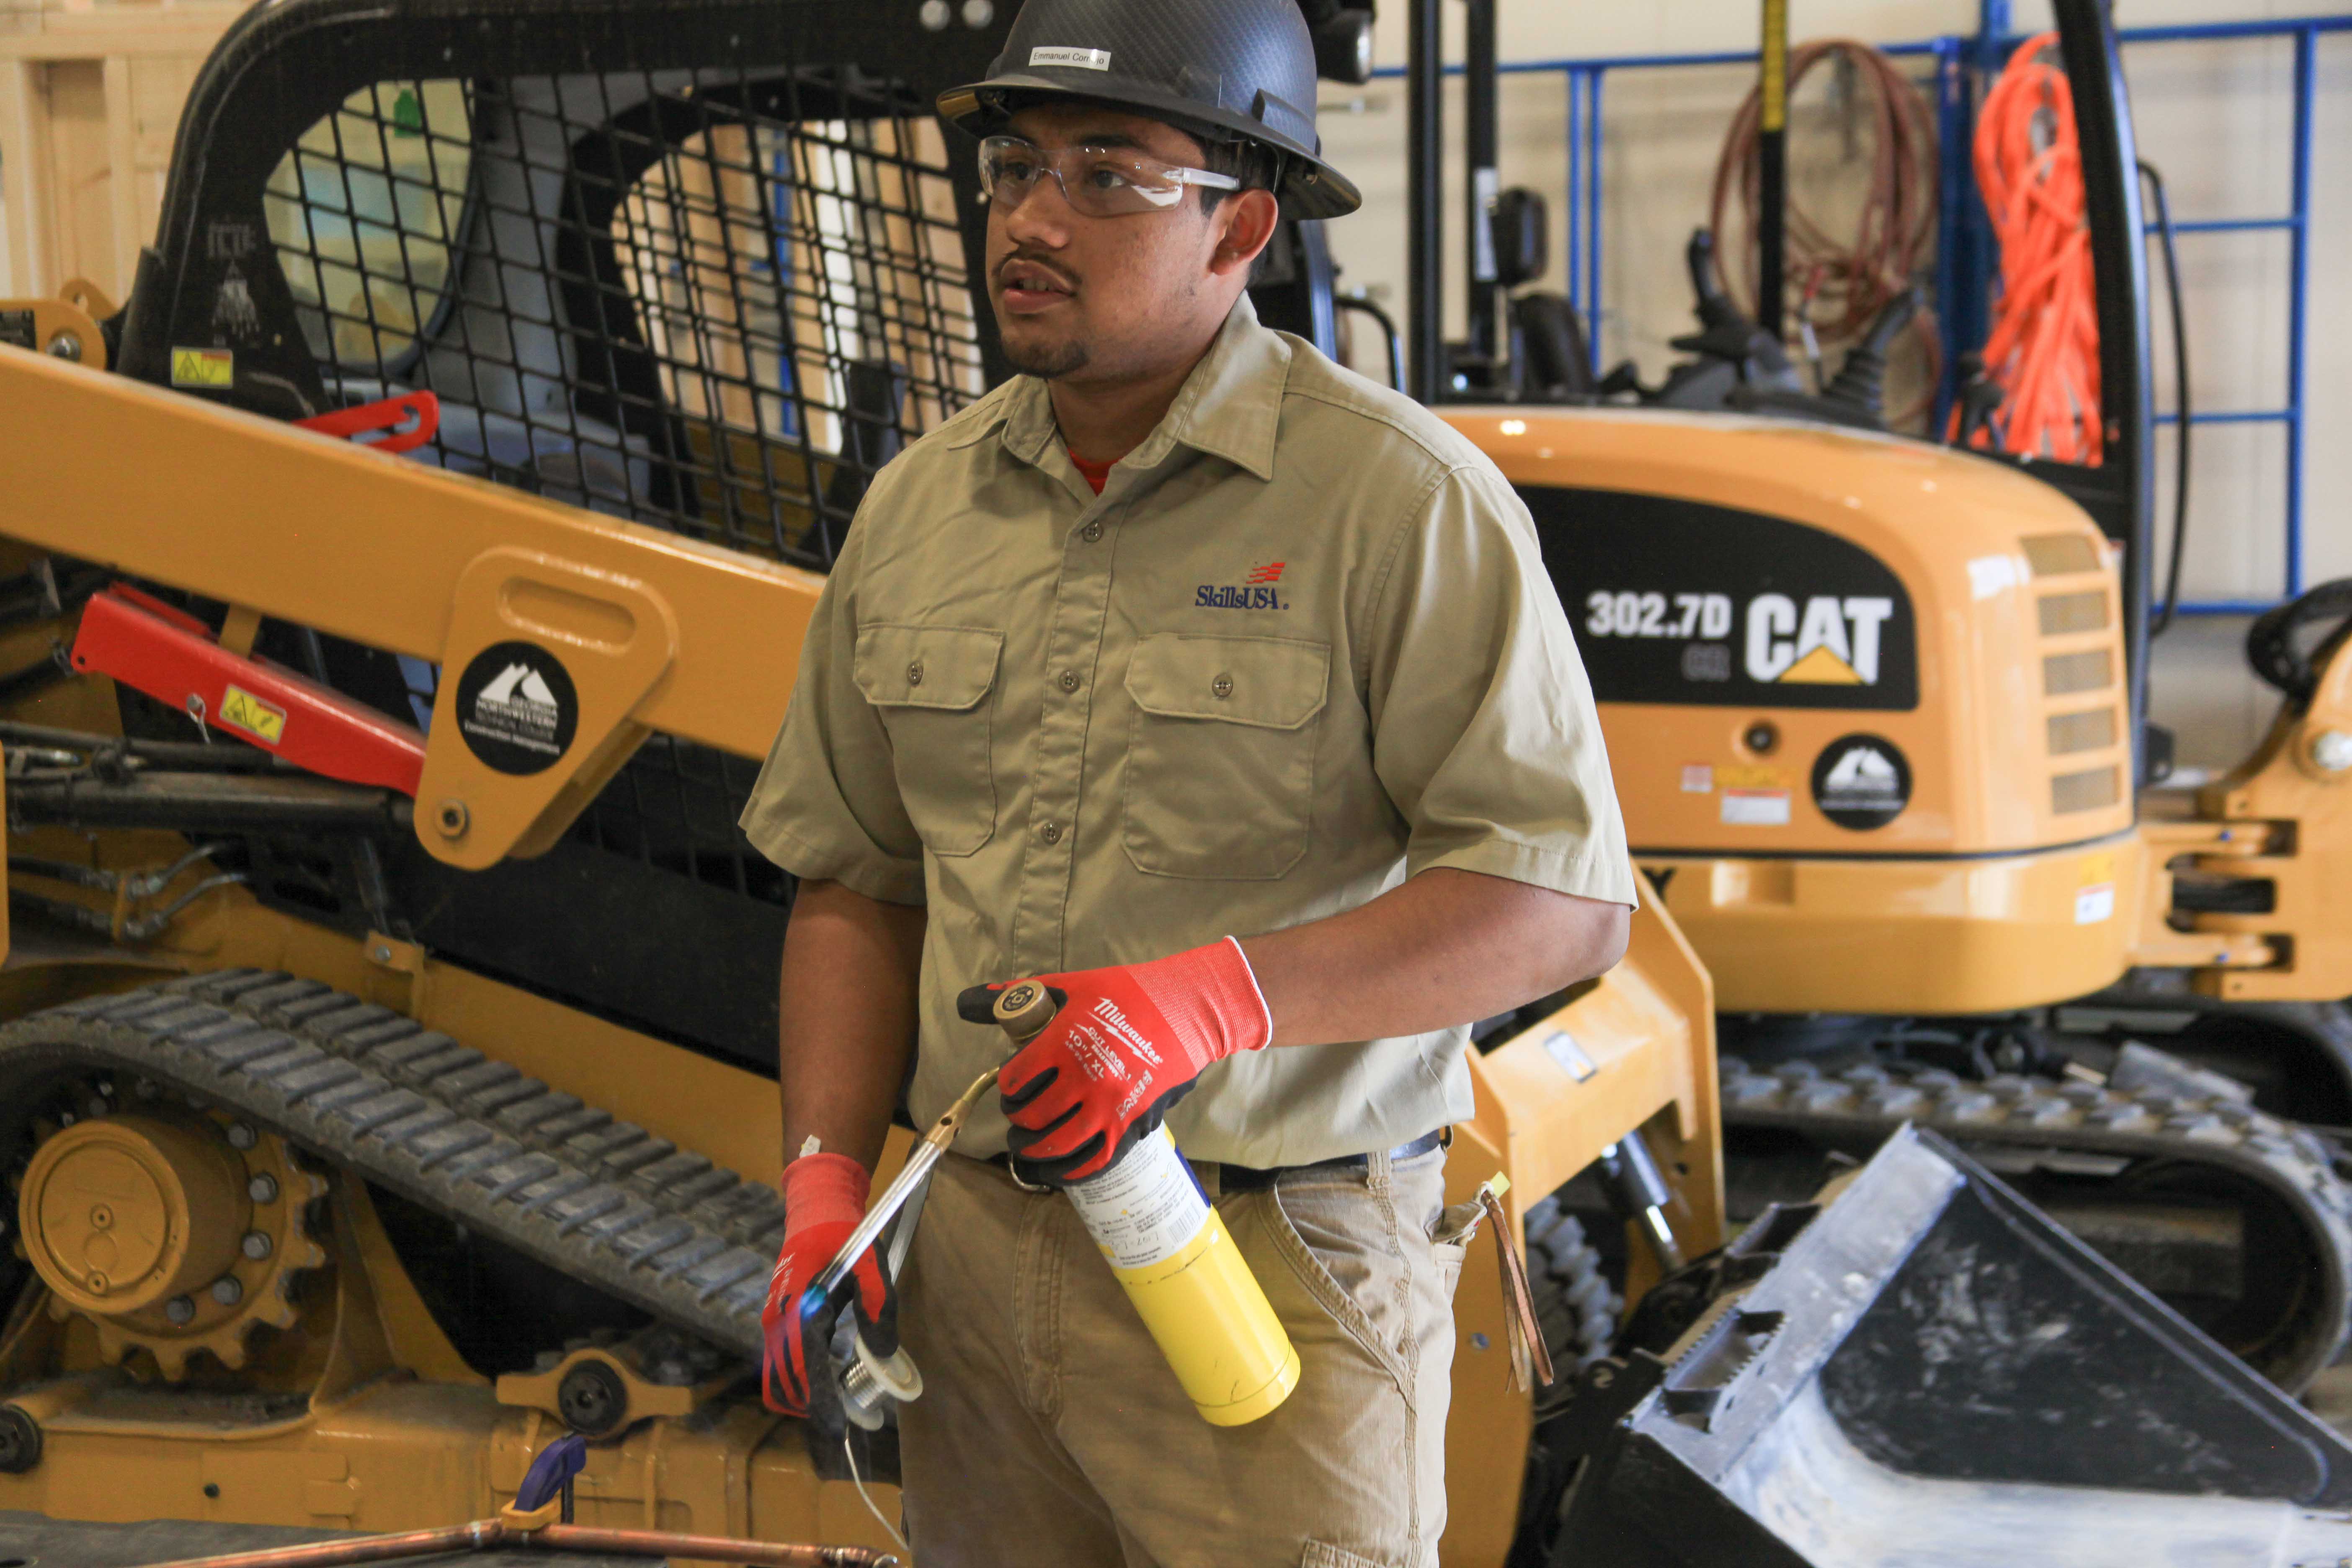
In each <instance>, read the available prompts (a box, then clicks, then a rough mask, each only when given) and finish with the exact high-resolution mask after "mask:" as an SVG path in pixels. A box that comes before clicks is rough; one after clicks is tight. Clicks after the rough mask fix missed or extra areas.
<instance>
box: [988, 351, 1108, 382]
mask: <svg viewBox="0 0 2352 1568" xmlns="http://www.w3.org/2000/svg"><path fill="white" fill-rule="evenodd" d="M1092 357H1093V355H1092V354H1090V353H1088V352H1087V345H1086V344H1084V343H1060V344H1056V345H1055V346H1053V347H1050V348H1046V347H1039V348H1034V349H1016V348H1013V347H1012V346H1010V345H1007V346H1006V348H1005V351H1004V360H1005V363H1007V364H1010V365H1011V366H1012V367H1013V369H1014V370H1017V371H1019V372H1020V373H1021V374H1024V375H1034V376H1035V377H1036V378H1037V379H1038V380H1040V381H1052V380H1053V379H1054V378H1055V377H1056V376H1064V375H1070V374H1075V373H1076V372H1078V371H1081V370H1084V369H1086V367H1087V361H1088V360H1089V359H1091V358H1092Z"/></svg>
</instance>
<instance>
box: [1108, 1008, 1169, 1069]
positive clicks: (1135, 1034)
mask: <svg viewBox="0 0 2352 1568" xmlns="http://www.w3.org/2000/svg"><path fill="white" fill-rule="evenodd" d="M1095 1016H1096V1017H1097V1018H1100V1019H1101V1020H1102V1021H1103V1022H1104V1023H1106V1024H1108V1025H1109V1026H1110V1032H1111V1033H1112V1034H1114V1035H1117V1036H1118V1037H1119V1038H1120V1039H1122V1040H1124V1041H1126V1042H1127V1048H1128V1049H1129V1050H1130V1051H1133V1052H1134V1053H1135V1054H1136V1055H1137V1056H1139V1057H1141V1058H1143V1059H1144V1060H1145V1061H1148V1062H1150V1064H1151V1065H1152V1066H1153V1067H1158V1066H1159V1065H1160V1053H1159V1052H1158V1051H1156V1050H1153V1049H1152V1048H1151V1042H1150V1040H1147V1039H1145V1038H1144V1037H1143V1031H1142V1030H1140V1029H1139V1028H1137V1027H1136V1026H1134V1025H1132V1024H1130V1023H1129V1022H1128V1021H1127V1015H1126V1014H1124V1013H1122V1012H1120V1011H1119V1010H1118V1003H1116V1002H1114V1001H1112V1000H1111V999H1110V998H1109V997H1108V996H1097V997H1096V998H1095Z"/></svg>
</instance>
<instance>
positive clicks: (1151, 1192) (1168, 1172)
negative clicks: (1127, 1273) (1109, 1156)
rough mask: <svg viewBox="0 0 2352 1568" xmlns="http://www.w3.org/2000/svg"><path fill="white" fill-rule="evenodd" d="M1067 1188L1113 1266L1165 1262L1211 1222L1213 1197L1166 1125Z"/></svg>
mask: <svg viewBox="0 0 2352 1568" xmlns="http://www.w3.org/2000/svg"><path fill="white" fill-rule="evenodd" d="M1067 1191H1068V1193H1069V1194H1070V1202H1072V1203H1073V1204H1076V1205H1077V1209H1078V1217H1079V1218H1080V1219H1082V1220H1084V1221H1085V1222H1086V1226H1087V1233H1088V1234H1089V1235H1091V1236H1092V1237H1094V1238H1095V1245H1096V1246H1097V1247H1101V1248H1102V1255H1103V1256H1104V1257H1105V1258H1109V1259H1110V1266H1111V1267H1112V1268H1125V1269H1136V1268H1150V1267H1151V1266H1152V1265H1153V1264H1155V1263H1165V1262H1166V1261H1167V1260H1168V1259H1170V1258H1173V1257H1175V1256H1176V1255H1177V1254H1178V1253H1180V1252H1181V1251H1183V1250H1184V1248H1185V1247H1189V1246H1190V1245H1192V1238H1193V1237H1196V1236H1198V1235H1200V1234H1201V1226H1203V1225H1205V1224H1207V1223H1208V1218H1209V1200H1208V1198H1207V1196H1206V1195H1205V1194H1202V1191H1201V1184H1200V1182H1199V1181H1198V1180H1196V1179H1195V1178H1194V1177H1193V1174H1192V1166H1190V1165H1188V1164H1186V1163H1184V1156H1183V1155H1181V1154H1180V1153H1178V1152H1176V1141H1175V1140H1174V1139H1172V1138H1171V1137H1169V1136H1168V1129H1166V1128H1165V1127H1160V1128H1155V1129H1154V1130H1153V1131H1152V1132H1151V1135H1150V1137H1148V1138H1140V1139H1138V1140H1137V1141H1136V1143H1135V1146H1134V1147H1133V1148H1131V1149H1129V1151H1128V1152H1126V1153H1125V1154H1123V1155H1121V1156H1120V1157H1119V1162H1118V1164H1116V1165H1113V1166H1112V1167H1111V1168H1110V1169H1109V1170H1108V1171H1105V1172H1104V1173H1102V1174H1101V1175H1099V1176H1090V1177H1088V1178H1087V1180H1085V1181H1083V1182H1080V1183H1078V1184H1076V1185H1075V1186H1073V1187H1070V1188H1068V1189H1067Z"/></svg>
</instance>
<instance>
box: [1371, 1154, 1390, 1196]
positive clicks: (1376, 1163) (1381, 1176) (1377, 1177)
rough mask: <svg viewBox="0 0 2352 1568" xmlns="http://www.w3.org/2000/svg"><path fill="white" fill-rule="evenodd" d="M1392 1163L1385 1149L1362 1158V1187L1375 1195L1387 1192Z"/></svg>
mask: <svg viewBox="0 0 2352 1568" xmlns="http://www.w3.org/2000/svg"><path fill="white" fill-rule="evenodd" d="M1393 1163H1394V1162H1393V1161H1391V1159H1390V1158H1389V1152H1388V1151H1387V1150H1386V1149H1375V1150H1373V1151H1372V1152H1370V1153H1369V1154H1367V1155H1365V1156H1364V1185H1365V1186H1367V1187H1369V1188H1370V1189H1371V1190H1372V1191H1373V1192H1375V1193H1382V1194H1385V1193H1386V1192H1387V1191H1388V1190H1389V1171H1390V1168H1391V1165H1392V1164H1393Z"/></svg>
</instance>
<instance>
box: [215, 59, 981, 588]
mask: <svg viewBox="0 0 2352 1568" xmlns="http://www.w3.org/2000/svg"><path fill="white" fill-rule="evenodd" d="M946 160H947V150H946V146H945V142H944V137H943V134H942V132H941V130H940V125H939V123H938V121H936V120H935V119H933V118H932V117H931V115H930V113H929V106H928V105H926V104H921V103H919V102H917V101H915V100H913V99H912V98H911V97H910V95H908V93H907V92H906V91H904V90H903V89H898V88H894V87H893V86H892V85H891V84H889V83H887V82H886V81H883V80H880V79H875V78H871V77H868V76H866V75H865V74H864V73H862V72H860V71H858V70H856V69H855V68H823V69H812V68H801V69H797V70H793V71H790V72H783V73H772V74H768V75H765V76H759V75H754V74H752V73H751V72H748V71H742V70H735V71H729V72H724V73H719V72H712V71H709V70H682V71H672V72H632V73H628V74H625V75H620V74H604V75H599V76H592V77H579V76H572V77H562V78H556V77H546V78H528V77H526V78H513V79H502V80H495V81H470V82H468V81H457V80H408V81H400V80H388V81H381V82H375V83H372V84H370V85H369V86H367V87H365V88H363V89H360V90H359V91H357V92H354V93H352V95H351V96H350V97H349V98H348V99H346V100H344V102H343V103H342V105H341V108H340V110H337V111H336V112H334V113H331V114H329V115H327V116H325V117H323V118H321V119H320V120H319V121H317V122H316V123H315V124H313V125H312V126H310V128H309V129H308V130H307V131H305V132H303V133H302V135H301V137H300V139H299V142H296V143H295V145H294V146H292V147H291V148H289V149H288V150H286V152H285V153H284V154H283V156H282V157H281V158H280V160H279V161H278V164H277V167H276V168H275V170H274V171H273V172H272V173H271V174H270V176H269V179H268V188H267V192H266V195H265V196H264V200H263V209H264V214H265V217H266V221H267V225H268V238H269V242H270V245H271V247H272V248H273V249H274V252H275V255H276V259H277V262H278V268H279V269H280V271H281V272H282V274H283V276H284V279H285V282H286V285H287V288H288V289H289V292H290V293H291V295H292V300H293V305H294V310H295V314H296V317H297V320H298V321H299V323H300V327H301V332H302V336H303V339H304V341H305V342H306V343H307V344H308V346H309V349H310V354H311V356H312V357H313V359H314V360H315V362H316V363H317V364H318V366H319V371H320V379H321V381H322V383H323V384H325V386H326V388H327V391H328V393H329V395H330V396H331V398H333V399H334V400H335V401H338V402H344V403H351V402H363V401H368V400H371V399H373V398H376V397H381V396H384V395H389V394H390V393H392V392H394V391H400V390H411V389H416V388H424V389H429V390H431V391H434V392H436V393H437V394H439V395H440V396H441V398H442V400H443V415H442V426H441V430H440V433H439V435H438V437H436V442H435V443H434V450H433V458H434V460H436V461H438V462H440V463H441V464H443V465H445V466H446V467H448V468H453V469H457V470H461V471H465V472H468V473H475V474H479V475H482V476H485V477H487V478H489V479H496V480H498V481H499V482H501V483H506V484H512V485H517V486H520V487H522V488H524V489H531V490H535V491H538V492H541V493H543V494H547V495H550V496H553V497H557V498H560V499H562V500H567V501H570V502H572V503H573V504H575V505H579V506H584V507H589V508H592V509H593V510H598V511H603V512H606V513H610V514H612V515H614V516H619V517H625V518H628V519H631V520H633V521H640V522H648V523H653V524H656V525H658V526H661V527H666V528H671V529H675V530H677V531H680V532H684V533H688V534H691V535H693V536H695V537H697V538H699V539H704V540H708V541H710V542H714V543H719V544H725V545H729V546H731V547H733V548H736V549H739V550H746V551H750V552H755V553H758V554H761V555H764V556H768V557H771V558H773V559H780V560H783V561H788V562H792V563H796V564H800V565H804V566H809V567H813V568H814V569H816V570H819V571H822V570H824V569H825V568H826V567H828V566H830V565H831V563H832V560H833V555H834V552H835V548H836V547H837V546H838V544H839V542H840V539H841V536H842V533H843V531H844V530H845V528H846V526H847V524H848V521H849V517H850V514H851V512H852V511H853V510H854V509H855V508H856V503H857V500H858V498H859V497H860V496H861V495H862V494H863V493H864V490H865V488H866V481H867V479H869V478H870V476H871V475H872V473H873V472H874V470H875V469H876V468H878V467H879V466H880V464H881V463H882V462H884V461H886V460H887V458H889V457H890V456H891V455H892V454H893V453H895V452H896V451H897V450H898V447H899V446H900V445H901V444H902V443H903V441H904V440H905V439H907V438H908V437H912V436H914V435H918V434H919V433H921V432H922V431H923V430H925V429H928V428H929V427H931V426H935V425H937V424H938V423H940V421H941V420H942V419H944V418H946V417H947V416H949V415H950V414H952V413H954V412H955V411H956V410H957V409H958V408H960V407H961V406H962V405H964V404H965V403H967V402H969V401H970V400H971V398H973V397H975V396H976V395H978V394H979V393H980V392H981V391H982V366H981V357H980V346H979V339H978V334H977V329H976V325H975V322H974V321H973V314H972V308H973V299H972V293H971V289H970V288H969V286H968V282H967V279H966V277H965V252H964V247H963V240H962V237H961V232H960V230H959V228H958V226H957V222H956V193H955V190H954V188H953V185H952V184H951V182H950V178H949V175H948V169H947V162H946ZM219 308H221V309H227V310H236V309H237V308H239V307H238V306H237V304H236V302H235V301H234V300H231V301H230V302H229V303H227V304H226V305H224V306H222V307H219ZM244 308H247V309H249V308H250V306H249V305H248V306H246V307H244Z"/></svg>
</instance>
